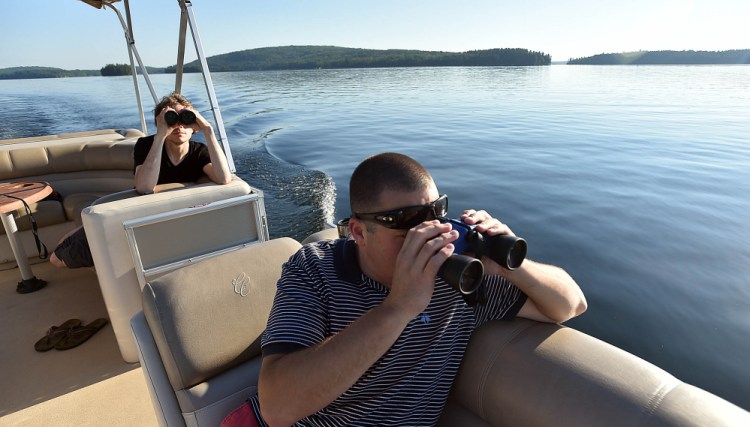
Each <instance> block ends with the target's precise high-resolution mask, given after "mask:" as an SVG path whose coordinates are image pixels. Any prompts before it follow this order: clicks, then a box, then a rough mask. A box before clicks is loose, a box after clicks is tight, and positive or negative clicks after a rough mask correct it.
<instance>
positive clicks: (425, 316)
mask: <svg viewBox="0 0 750 427" xmlns="http://www.w3.org/2000/svg"><path fill="white" fill-rule="evenodd" d="M422 323H424V324H425V325H426V324H428V323H430V315H429V314H427V313H422Z"/></svg>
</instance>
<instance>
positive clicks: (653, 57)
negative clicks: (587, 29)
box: [568, 49, 750, 65]
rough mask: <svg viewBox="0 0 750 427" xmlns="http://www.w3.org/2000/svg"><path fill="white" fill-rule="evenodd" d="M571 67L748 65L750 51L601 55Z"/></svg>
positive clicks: (685, 51)
mask: <svg viewBox="0 0 750 427" xmlns="http://www.w3.org/2000/svg"><path fill="white" fill-rule="evenodd" d="M568 64H571V65H583V64H586V65H668V64H675V65H691V64H750V49H744V50H725V51H719V52H712V51H702V50H682V51H675V50H659V51H645V50H643V51H638V52H625V53H603V54H600V55H594V56H588V57H585V58H576V59H571V60H570V61H568Z"/></svg>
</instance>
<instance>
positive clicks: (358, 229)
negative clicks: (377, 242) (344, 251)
mask: <svg viewBox="0 0 750 427" xmlns="http://www.w3.org/2000/svg"><path fill="white" fill-rule="evenodd" d="M366 227H367V225H366V224H365V223H364V222H362V221H360V220H359V219H357V218H351V219H349V236H350V237H351V238H352V239H354V242H356V243H357V245H361V244H363V243H364V240H365V233H366V232H367V228H366Z"/></svg>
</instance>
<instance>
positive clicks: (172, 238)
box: [81, 176, 256, 363]
mask: <svg viewBox="0 0 750 427" xmlns="http://www.w3.org/2000/svg"><path fill="white" fill-rule="evenodd" d="M170 186H172V185H171V184H170ZM173 187H174V188H171V190H168V191H162V192H158V193H153V194H147V195H138V193H137V192H136V191H135V190H127V191H124V192H121V193H115V194H112V195H109V196H105V197H104V198H102V199H99V200H97V202H96V203H95V204H93V205H92V206H89V207H87V208H85V209H84V210H83V212H81V219H82V221H83V226H84V229H85V230H86V238H87V239H88V242H89V247H90V248H91V256H92V258H93V260H94V265H95V270H96V276H97V279H98V281H99V287H100V288H101V291H102V297H103V298H104V304H105V305H106V307H107V313H108V314H109V320H110V322H111V324H112V329H113V330H114V333H115V338H116V339H117V344H118V346H119V348H120V353H121V354H122V357H123V359H124V360H125V361H126V362H130V363H135V362H138V355H137V353H136V348H135V342H134V341H133V335H132V334H131V332H130V319H131V318H132V317H133V316H134V315H135V314H136V313H137V312H138V311H140V310H141V309H142V306H141V288H142V283H144V282H142V278H141V277H140V276H139V274H141V273H140V270H138V269H137V268H136V261H135V260H134V254H133V253H132V251H131V245H130V242H129V240H128V233H127V231H126V229H125V226H124V225H125V223H126V222H128V221H131V220H137V219H142V218H146V217H150V216H154V215H157V216H158V215H162V214H168V213H171V212H175V211H178V210H181V209H191V208H193V209H194V208H210V207H211V205H212V204H213V203H214V202H220V201H226V200H228V199H232V198H235V197H239V196H245V195H249V194H251V193H255V192H256V191H255V190H254V189H253V188H252V187H250V185H248V184H247V183H246V182H245V181H243V180H242V179H240V178H239V177H237V176H233V177H232V181H231V182H230V183H229V184H226V185H218V184H214V183H206V184H197V185H191V186H187V187H181V186H180V185H175V186H173ZM131 196H137V197H131ZM196 210H200V209H196ZM214 212H219V211H214ZM206 215H208V216H209V218H211V216H210V215H211V213H207V214H206ZM243 220H246V221H247V222H251V221H253V218H245V217H243ZM172 224H173V223H169V222H165V223H164V226H163V227H162V228H157V229H154V230H153V232H154V234H155V235H160V236H163V237H161V240H162V241H163V242H165V243H166V245H165V246H166V247H167V248H178V249H179V248H181V247H182V246H188V245H189V244H194V243H195V241H194V240H196V239H197V240H200V238H199V237H198V236H199V235H200V234H201V233H202V232H207V233H210V229H208V230H206V229H201V230H196V229H195V227H197V226H196V225H195V224H193V223H191V222H190V221H187V222H186V223H182V222H180V224H181V225H180V226H179V227H178V228H176V229H175V228H173V227H172ZM223 226H226V224H222V223H218V224H216V227H223ZM209 228H210V227H209ZM193 255H195V254H193ZM191 256H192V255H191ZM144 284H145V283H144Z"/></svg>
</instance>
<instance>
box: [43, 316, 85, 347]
mask: <svg viewBox="0 0 750 427" xmlns="http://www.w3.org/2000/svg"><path fill="white" fill-rule="evenodd" d="M76 326H81V321H80V320H78V319H69V320H66V321H65V322H63V323H62V324H61V325H60V326H52V327H51V328H49V330H48V331H47V335H45V336H43V337H42V338H41V339H40V340H39V341H37V342H36V344H34V350H36V351H40V352H43V351H49V350H52V349H53V348H54V347H55V344H57V343H58V342H59V341H60V340H61V339H63V338H65V336H66V335H67V334H68V331H70V329H72V328H75V327H76Z"/></svg>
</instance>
